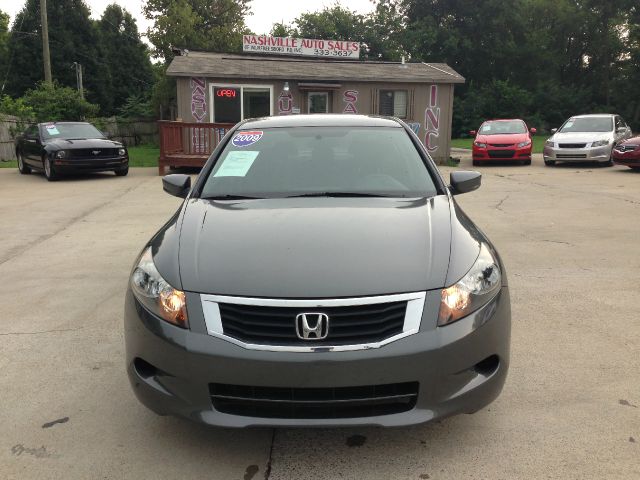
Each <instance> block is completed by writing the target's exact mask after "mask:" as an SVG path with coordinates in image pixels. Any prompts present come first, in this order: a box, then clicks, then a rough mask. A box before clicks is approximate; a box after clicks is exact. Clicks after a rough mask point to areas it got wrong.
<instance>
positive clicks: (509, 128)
mask: <svg viewBox="0 0 640 480" xmlns="http://www.w3.org/2000/svg"><path fill="white" fill-rule="evenodd" d="M480 133H481V134H483V135H504V134H509V133H527V126H526V125H525V124H524V122H523V121H521V120H508V121H505V120H501V121H499V122H484V123H483V124H482V126H481V127H480Z"/></svg>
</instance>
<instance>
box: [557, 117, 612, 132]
mask: <svg viewBox="0 0 640 480" xmlns="http://www.w3.org/2000/svg"><path fill="white" fill-rule="evenodd" d="M612 130H613V120H612V118H611V117H578V118H570V119H569V120H567V121H566V122H564V125H562V127H560V130H558V131H559V132H562V133H569V132H611V131H612Z"/></svg>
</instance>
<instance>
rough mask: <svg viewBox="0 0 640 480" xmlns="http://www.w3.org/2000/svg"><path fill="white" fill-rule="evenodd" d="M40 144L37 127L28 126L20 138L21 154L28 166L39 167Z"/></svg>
mask: <svg viewBox="0 0 640 480" xmlns="http://www.w3.org/2000/svg"><path fill="white" fill-rule="evenodd" d="M41 148H42V142H41V141H40V132H39V131H38V126H37V125H30V126H29V128H27V129H26V130H25V132H24V135H23V137H22V154H23V155H24V160H25V162H26V163H28V164H30V165H35V166H36V167H41V166H42V165H41V161H40V150H41Z"/></svg>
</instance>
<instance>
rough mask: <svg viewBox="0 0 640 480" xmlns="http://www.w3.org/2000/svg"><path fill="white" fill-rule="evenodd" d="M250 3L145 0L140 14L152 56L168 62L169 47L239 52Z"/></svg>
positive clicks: (233, 1) (171, 55)
mask: <svg viewBox="0 0 640 480" xmlns="http://www.w3.org/2000/svg"><path fill="white" fill-rule="evenodd" d="M249 1H250V0H148V1H147V3H146V4H145V6H144V8H143V11H144V15H145V17H146V18H147V19H149V20H152V21H153V27H151V28H150V29H149V30H148V35H149V41H150V42H151V43H152V44H153V46H154V47H155V49H154V55H155V56H157V57H160V58H163V59H164V60H165V61H170V60H171V59H172V58H173V54H172V51H171V48H172V47H178V48H186V49H189V50H204V51H210V52H234V51H240V50H241V49H242V34H243V33H246V31H247V29H246V26H245V23H244V17H245V15H247V14H248V13H249V6H248V4H249Z"/></svg>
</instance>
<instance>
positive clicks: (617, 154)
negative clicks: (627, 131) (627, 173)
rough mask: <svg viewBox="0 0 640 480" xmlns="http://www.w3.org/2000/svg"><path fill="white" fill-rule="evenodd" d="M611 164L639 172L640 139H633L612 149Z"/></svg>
mask: <svg viewBox="0 0 640 480" xmlns="http://www.w3.org/2000/svg"><path fill="white" fill-rule="evenodd" d="M611 156H612V157H613V163H615V164H618V165H624V166H626V167H629V168H632V169H633V170H640V137H633V138H630V139H629V140H625V141H624V142H622V143H620V144H618V145H616V146H615V148H614V149H613V154H612V155H611Z"/></svg>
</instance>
